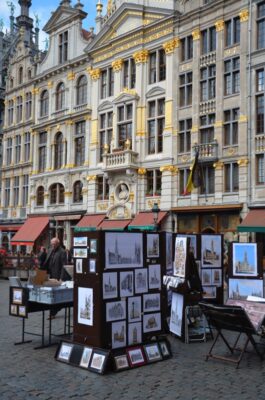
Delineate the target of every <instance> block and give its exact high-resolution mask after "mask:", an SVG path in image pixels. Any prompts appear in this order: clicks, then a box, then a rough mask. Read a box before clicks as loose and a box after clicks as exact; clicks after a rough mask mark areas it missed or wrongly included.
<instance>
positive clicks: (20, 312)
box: [18, 306, 27, 317]
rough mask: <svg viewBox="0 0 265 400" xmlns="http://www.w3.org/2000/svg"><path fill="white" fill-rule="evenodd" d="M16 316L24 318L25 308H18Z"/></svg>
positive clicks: (25, 314)
mask: <svg viewBox="0 0 265 400" xmlns="http://www.w3.org/2000/svg"><path fill="white" fill-rule="evenodd" d="M18 315H19V316H20V317H26V316H27V308H26V306H18Z"/></svg>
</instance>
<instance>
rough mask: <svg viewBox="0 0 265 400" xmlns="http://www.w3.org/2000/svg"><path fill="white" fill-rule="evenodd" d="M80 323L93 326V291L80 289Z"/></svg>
mask: <svg viewBox="0 0 265 400" xmlns="http://www.w3.org/2000/svg"><path fill="white" fill-rule="evenodd" d="M78 323H79V324H84V325H89V326H93V289H91V288H84V287H79V288H78Z"/></svg>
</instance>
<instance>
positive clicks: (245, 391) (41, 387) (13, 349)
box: [0, 280, 265, 400]
mask: <svg viewBox="0 0 265 400" xmlns="http://www.w3.org/2000/svg"><path fill="white" fill-rule="evenodd" d="M8 293H9V283H8V281H5V280H0V318H1V319H0V345H1V357H0V371H1V372H0V400H9V399H10V400H11V399H12V400H17V399H18V400H20V399H21V400H22V399H23V400H24V399H25V400H30V399H43V400H44V399H45V400H48V399H50V400H52V399H56V400H57V399H62V400H64V399H87V400H94V399H97V400H123V399H126V400H136V399H146V400H148V399H152V400H156V399H159V400H160V399H165V400H174V399H181V400H219V399H222V400H226V399H227V400H228V399H229V400H231V399H233V400H234V399H240V400H254V399H257V400H264V399H265V383H264V376H265V375H264V373H265V361H264V362H261V361H260V360H259V358H258V357H257V356H256V354H254V353H253V352H252V349H251V348H250V349H249V350H251V352H250V353H248V354H245V355H244V357H243V360H242V362H241V364H240V367H239V369H238V370H237V369H236V368H235V366H234V365H232V364H228V363H225V362H221V361H215V360H209V361H208V362H205V357H204V356H205V354H206V353H207V351H208V350H209V346H211V343H212V341H210V340H209V341H207V343H191V344H184V343H182V342H181V341H180V340H178V339H176V338H173V337H169V340H170V342H171V345H172V350H173V358H171V359H169V360H166V361H163V362H158V363H156V364H150V365H147V366H144V367H140V368H136V369H133V370H129V371H123V372H120V373H110V374H106V375H103V376H102V375H97V374H95V373H92V372H90V371H85V370H82V369H80V368H77V367H73V366H70V365H66V364H64V363H60V362H58V361H56V360H55V359H54V355H55V351H56V346H53V347H49V348H45V349H41V350H34V347H35V346H38V345H39V344H40V338H38V337H34V336H33V337H30V338H31V339H32V340H33V341H32V343H28V344H23V345H20V346H15V345H14V342H16V341H19V340H20V339H21V320H20V319H19V318H15V317H10V316H9V315H8ZM40 321H41V314H40V313H36V314H30V316H29V319H28V320H27V325H26V328H27V330H30V331H35V332H39V331H40ZM62 322H63V312H62V311H61V312H60V314H59V317H58V318H56V319H55V320H54V321H53V324H54V328H55V329H57V328H59V326H60V325H62ZM27 338H29V337H27ZM220 351H221V353H222V348H221V347H220Z"/></svg>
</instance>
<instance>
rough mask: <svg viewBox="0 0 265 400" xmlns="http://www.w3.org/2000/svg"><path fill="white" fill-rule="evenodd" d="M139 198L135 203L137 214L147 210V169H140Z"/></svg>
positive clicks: (138, 181) (138, 180)
mask: <svg viewBox="0 0 265 400" xmlns="http://www.w3.org/2000/svg"><path fill="white" fill-rule="evenodd" d="M137 172H138V179H137V186H138V196H137V198H136V202H135V208H136V209H135V212H137V211H141V210H145V192H146V169H145V168H139V169H138V171H137Z"/></svg>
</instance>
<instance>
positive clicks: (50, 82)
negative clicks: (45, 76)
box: [47, 81, 53, 89]
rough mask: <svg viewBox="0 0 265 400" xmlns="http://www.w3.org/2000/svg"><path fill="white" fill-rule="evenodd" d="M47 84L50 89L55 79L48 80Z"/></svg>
mask: <svg viewBox="0 0 265 400" xmlns="http://www.w3.org/2000/svg"><path fill="white" fill-rule="evenodd" d="M47 86H48V88H49V89H51V88H52V87H53V81H48V83H47Z"/></svg>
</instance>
